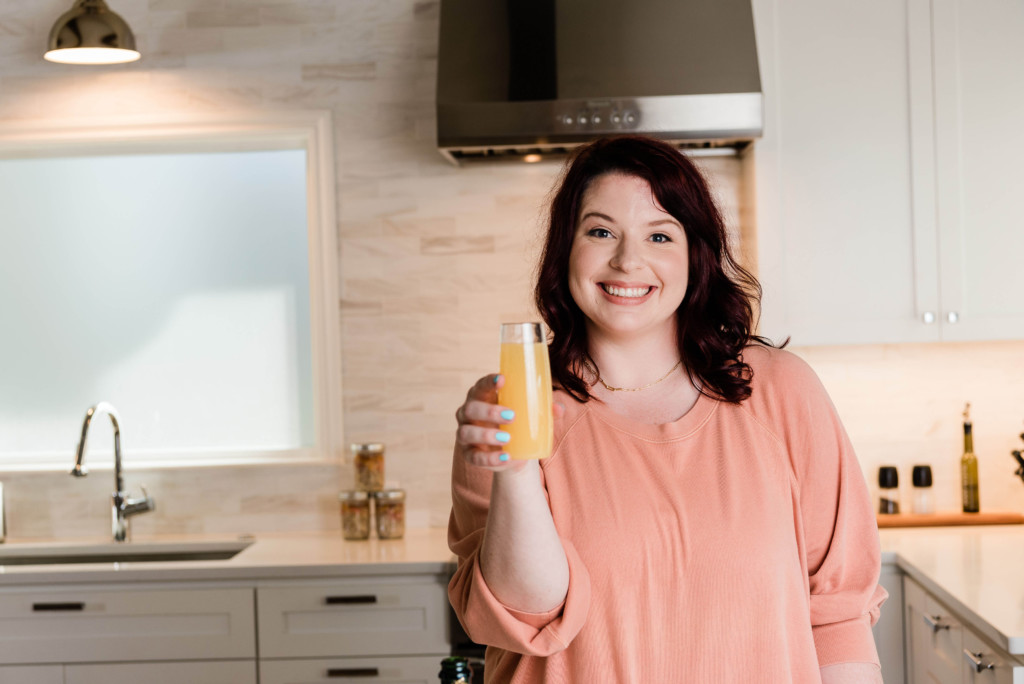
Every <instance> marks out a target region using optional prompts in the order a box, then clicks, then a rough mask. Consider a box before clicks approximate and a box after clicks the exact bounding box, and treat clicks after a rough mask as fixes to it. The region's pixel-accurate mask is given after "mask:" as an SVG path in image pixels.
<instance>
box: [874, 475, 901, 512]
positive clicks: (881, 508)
mask: <svg viewBox="0 0 1024 684" xmlns="http://www.w3.org/2000/svg"><path fill="white" fill-rule="evenodd" d="M899 486H900V476H899V473H897V472H896V466H882V467H881V468H879V469H878V487H879V488H880V489H881V492H880V493H879V496H878V512H879V513H884V514H886V515H892V514H896V513H899V512H900V489H899Z"/></svg>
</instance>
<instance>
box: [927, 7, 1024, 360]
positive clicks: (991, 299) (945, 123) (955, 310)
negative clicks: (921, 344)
mask: <svg viewBox="0 0 1024 684" xmlns="http://www.w3.org/2000/svg"><path fill="white" fill-rule="evenodd" d="M932 4H933V12H934V45H935V127H936V136H935V144H936V155H937V156H936V160H937V179H938V221H939V227H940V240H939V242H940V245H941V267H940V272H941V274H942V279H941V288H942V309H943V312H942V320H943V330H942V337H943V339H945V340H982V339H984V340H997V339H1020V338H1024V277H1022V276H1021V259H1022V255H1024V230H1022V229H1021V226H1020V207H1021V188H1024V165H1022V159H1024V127H1022V126H1021V121H1024V69H1022V68H1021V65H1022V64H1024V41H1022V40H1021V39H1020V38H1021V35H1024V3H1021V2H1020V0H933V3H932ZM950 314H955V317H956V319H957V322H956V323H953V324H951V323H948V322H947V317H948V316H949V315H950Z"/></svg>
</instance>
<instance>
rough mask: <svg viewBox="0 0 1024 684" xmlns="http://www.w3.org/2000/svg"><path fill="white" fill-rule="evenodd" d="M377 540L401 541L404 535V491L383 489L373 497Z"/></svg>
mask: <svg viewBox="0 0 1024 684" xmlns="http://www.w3.org/2000/svg"><path fill="white" fill-rule="evenodd" d="M373 501H374V508H375V512H374V513H375V515H376V518H377V537H378V538H379V539H401V538H402V537H403V536H404V535H405V490H404V489H385V490H384V491H381V492H377V493H375V494H374V495H373Z"/></svg>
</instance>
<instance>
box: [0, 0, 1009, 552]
mask: <svg viewBox="0 0 1024 684" xmlns="http://www.w3.org/2000/svg"><path fill="white" fill-rule="evenodd" d="M110 5H111V7H112V9H114V10H115V11H117V12H119V13H120V14H122V16H123V17H124V18H125V19H126V20H127V21H128V22H129V24H130V25H131V26H132V28H133V29H134V31H135V33H136V37H137V40H138V43H139V49H140V51H141V52H142V53H143V59H142V60H141V61H140V62H138V63H135V64H132V65H126V66H115V67H95V68H86V67H71V66H63V65H54V64H49V63H47V62H45V61H44V60H43V59H42V52H43V46H44V45H45V41H46V36H47V33H48V31H49V28H50V26H51V25H52V23H53V21H54V20H55V19H56V17H57V16H58V15H59V14H60V13H62V12H63V11H64V10H65V9H67V7H69V6H70V0H41V1H40V2H37V3H24V2H22V1H21V0H0V61H2V64H3V66H2V67H0V122H2V121H5V120H17V119H39V118H60V119H69V118H70V119H72V120H75V119H79V120H87V119H93V118H97V117H104V116H108V115H112V114H117V115H125V114H132V113H138V114H146V115H150V114H153V113H168V114H173V113H179V112H186V113H188V112H205V111H251V110H254V109H259V110H262V109H268V108H285V109H330V110H331V111H332V113H333V117H334V124H335V131H334V133H335V144H336V163H337V184H338V187H337V200H338V204H337V208H338V216H339V226H338V231H339V243H340V249H341V283H340V285H341V302H340V306H341V312H342V342H343V355H342V356H343V358H342V362H343V372H344V394H345V399H344V411H345V415H344V421H345V426H346V429H347V434H348V437H349V438H350V439H351V440H364V439H372V440H380V441H384V442H385V443H386V444H387V445H388V455H387V458H388V461H387V464H388V465H387V469H388V477H389V479H390V478H394V479H397V480H400V482H401V484H402V485H403V486H405V487H406V488H407V489H408V490H409V492H410V494H409V502H408V506H409V509H410V511H409V513H410V522H411V523H412V524H432V525H444V524H445V523H446V521H447V512H448V506H449V498H448V473H449V467H450V463H449V461H450V453H451V442H452V433H453V427H454V420H453V418H452V414H453V411H454V409H455V408H456V406H457V405H458V404H459V403H460V402H461V399H462V397H463V396H464V394H465V388H466V387H467V386H468V385H469V383H471V382H472V381H473V380H474V379H475V378H476V377H478V376H479V375H481V374H483V373H485V372H489V371H492V370H494V367H495V365H496V363H497V358H496V357H497V352H496V345H495V335H496V333H495V331H496V329H497V324H498V322H499V321H501V320H503V319H508V318H520V317H522V316H526V315H530V304H529V283H530V278H531V275H532V267H533V260H534V257H535V255H536V252H537V248H538V244H539V233H538V229H539V225H540V218H541V212H542V207H543V204H544V201H545V198H546V195H547V193H548V191H549V189H550V186H551V181H552V179H553V177H554V175H555V173H556V172H557V165H555V164H551V163H544V164H537V165H532V166H527V165H523V166H518V165H515V166H508V165H497V166H487V167H476V168H472V169H456V168H454V167H451V166H449V165H448V164H447V162H445V161H444V160H443V159H442V158H441V157H440V155H438V153H437V152H436V150H435V149H434V109H433V92H434V86H435V72H436V47H437V46H436V36H437V21H438V20H437V17H438V5H437V2H436V0H305V1H297V0H263V1H259V0H111V2H110ZM711 171H712V173H713V174H714V179H715V183H716V185H717V186H718V188H719V191H720V196H721V197H722V198H723V200H724V202H725V203H726V205H727V209H728V214H729V216H730V220H731V221H732V222H733V223H734V224H735V223H736V222H737V217H739V216H741V215H743V213H742V207H740V206H739V204H738V200H737V199H736V198H737V197H739V196H741V195H742V194H743V193H742V192H741V187H740V185H741V180H740V179H741V174H740V169H739V165H738V163H736V162H728V161H719V162H715V165H714V167H713V168H711ZM799 351H800V353H802V354H804V355H805V356H806V357H807V358H808V359H809V360H810V361H811V362H812V364H813V365H814V366H815V367H816V368H817V369H818V370H819V371H820V372H821V374H822V377H823V378H824V379H825V382H826V385H827V386H828V388H829V390H830V391H831V392H832V394H833V396H834V397H835V399H836V403H837V405H838V406H839V409H840V411H841V413H842V415H843V417H844V419H845V420H846V422H847V424H848V426H849V428H850V432H851V435H852V437H853V440H854V443H855V445H857V446H858V448H859V450H860V453H861V457H862V460H863V461H864V465H865V470H866V471H871V472H873V471H874V469H875V467H876V466H877V465H878V464H879V463H881V462H883V461H884V462H890V461H892V462H896V463H898V464H900V465H901V466H905V467H904V468H903V469H902V470H901V475H902V474H903V471H905V472H906V473H907V474H908V476H909V467H910V465H912V464H913V463H914V462H918V461H920V460H923V459H925V458H928V459H929V460H930V461H931V462H932V463H933V465H935V466H936V470H937V474H938V475H939V476H940V477H947V475H948V473H946V470H948V468H949V467H955V459H956V458H957V448H958V446H957V445H958V438H957V434H956V429H955V428H956V425H955V422H956V419H957V417H958V416H959V412H960V410H961V408H962V407H961V406H960V402H961V399H962V398H961V396H960V395H961V392H959V391H958V387H957V383H959V384H960V385H962V386H964V389H967V387H968V386H969V387H970V392H969V393H970V394H971V395H972V396H965V397H963V398H964V399H970V400H971V401H973V402H974V403H975V406H976V411H975V426H976V428H975V429H976V435H977V438H976V443H977V450H978V452H979V453H980V457H981V459H982V467H981V472H982V506H983V507H984V508H988V509H994V508H1014V509H1017V510H1024V484H1021V483H1019V482H1016V483H1014V482H1012V481H1010V477H1011V475H1010V474H1009V473H1012V467H1010V466H1012V459H1010V457H1009V455H1008V453H1005V452H1008V448H1009V447H1010V446H1011V443H1012V439H1011V438H1013V439H1015V435H1016V433H1017V432H1019V431H1020V429H1021V428H1022V427H1024V423H1022V422H1021V419H1024V406H1021V403H1022V402H1021V401H1020V398H1019V391H1018V392H1017V393H1016V395H1015V393H1014V390H1013V389H1012V388H1014V387H1016V388H1019V387H1021V386H1024V383H1022V380H1024V364H1022V363H1021V362H1020V359H1021V358H1024V344H1021V343H1014V344H1001V345H962V346H956V347H953V346H948V345H944V346H934V347H928V348H924V349H921V348H895V349H894V348H889V347H886V348H873V347H868V348H856V349H851V348H846V349H841V350H840V349H834V350H823V349H806V350H799ZM996 359H1003V360H1004V361H1007V360H1010V362H1007V363H1003V364H998V363H994V361H995V360H996ZM1013 360H1015V361H1013ZM869 378H876V379H877V380H876V381H875V382H874V383H869V382H868V381H867V380H868V379H869ZM894 378H898V381H897V380H895V379H894ZM965 378H966V379H969V380H970V382H969V383H968V382H966V381H964V380H963V379H965ZM936 386H939V388H940V389H941V391H939V390H937V389H936ZM967 393H968V392H966V391H965V392H962V394H967ZM997 405H998V408H997ZM85 408H86V407H83V410H84V409H85ZM1014 411H1016V412H1017V414H1018V415H1017V417H1013V415H1012V414H1013V412H1014ZM124 430H125V440H126V441H125V452H126V455H125V462H126V467H127V472H128V476H127V480H128V483H129V485H135V484H137V483H138V482H140V481H141V482H145V483H146V484H147V485H148V487H149V490H150V492H151V494H153V495H154V496H155V497H157V498H158V500H159V502H160V504H161V509H160V510H159V511H158V512H157V513H155V514H152V515H148V516H141V517H140V518H139V519H138V520H137V522H136V533H137V534H145V533H156V532H165V531H167V532H171V531H173V532H203V531H217V532H254V533H258V532H261V531H265V530H271V529H274V530H283V529H312V528H336V527H337V526H338V522H337V513H336V509H337V506H336V504H337V502H336V494H337V491H338V489H339V488H344V487H346V486H349V485H350V484H351V481H352V478H351V473H350V472H349V469H348V468H347V467H342V468H340V469H337V468H332V467H329V466H312V467H296V466H290V467H288V468H287V469H284V468H275V467H259V468H256V467H253V468H239V469H218V468H214V469H206V470H169V471H158V472H146V473H142V472H138V471H137V470H134V471H133V469H132V466H131V444H130V430H131V426H124ZM72 458H73V457H72V455H71V447H70V446H69V454H68V459H69V466H70V464H71V459H72ZM951 459H952V461H951ZM950 462H952V463H953V464H954V465H953V466H949V463H950ZM996 464H1002V465H1003V466H1005V472H1004V470H1003V469H1001V466H997V465H996ZM944 473H946V474H944ZM108 475H109V473H103V472H95V473H94V474H93V475H92V476H91V477H90V478H89V479H88V480H85V481H79V480H73V479H72V478H70V477H68V476H66V475H63V474H59V473H57V474H32V475H25V474H23V475H17V474H9V475H4V476H3V479H4V480H5V481H6V482H7V494H8V497H9V499H8V518H9V526H10V533H11V535H12V536H49V535H70V534H74V535H83V534H103V533H104V532H105V531H106V529H107V526H108V521H107V509H106V498H107V496H108V493H109V485H110V483H109V482H107V477H108ZM946 484H947V485H948V484H949V483H948V482H947V483H946ZM940 485H941V486H945V485H942V482H941V481H940ZM946 488H947V489H948V487H946ZM944 491H945V490H943V491H940V492H939V504H940V505H944V504H948V505H949V506H951V505H952V502H953V499H952V494H948V495H947V494H945V493H943V492H944ZM947 507H948V506H947Z"/></svg>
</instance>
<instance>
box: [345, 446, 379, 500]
mask: <svg viewBox="0 0 1024 684" xmlns="http://www.w3.org/2000/svg"><path fill="white" fill-rule="evenodd" d="M351 449H352V454H353V456H354V457H355V458H354V461H355V466H356V488H357V489H360V490H362V491H364V492H379V491H380V490H382V489H384V445H383V444H377V443H370V444H353V445H352V446H351Z"/></svg>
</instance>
